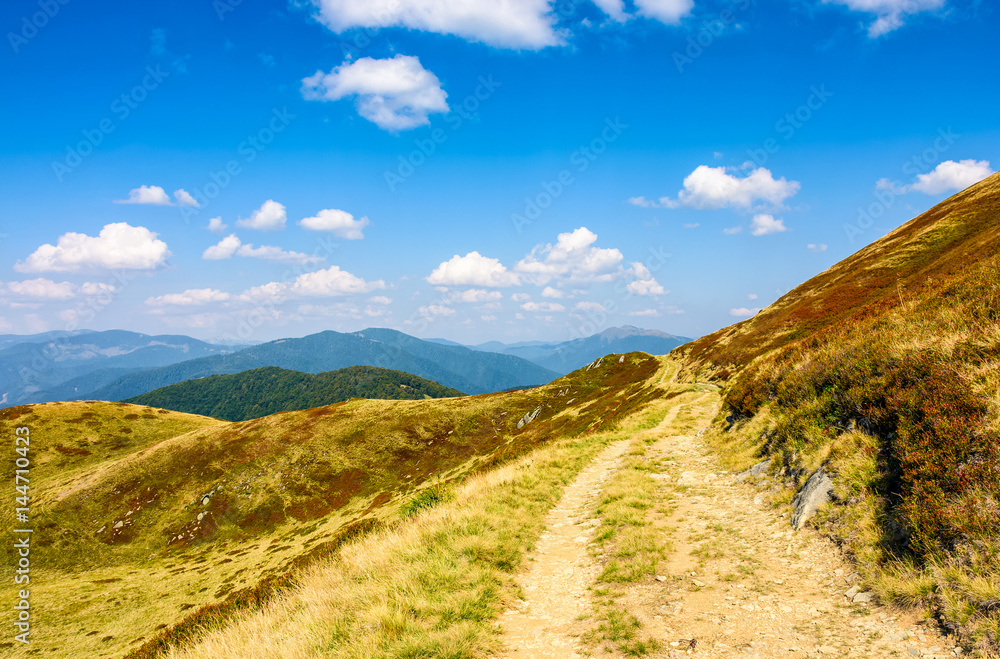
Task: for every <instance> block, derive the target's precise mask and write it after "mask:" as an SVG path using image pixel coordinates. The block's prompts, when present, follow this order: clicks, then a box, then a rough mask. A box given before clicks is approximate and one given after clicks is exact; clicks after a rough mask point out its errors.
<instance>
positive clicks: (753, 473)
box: [736, 458, 771, 483]
mask: <svg viewBox="0 0 1000 659" xmlns="http://www.w3.org/2000/svg"><path fill="white" fill-rule="evenodd" d="M770 465H771V459H770V458H768V459H767V460H764V461H763V462H758V463H757V464H755V465H754V466H752V467H750V468H749V469H747V470H746V471H744V472H743V473H742V474H740V475H739V476H737V477H736V482H737V483H742V482H743V481H745V480H746V479H748V478H754V479H756V478H763V477H764V476H766V475H767V468H768V467H769V466H770Z"/></svg>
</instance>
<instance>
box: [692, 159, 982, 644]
mask: <svg viewBox="0 0 1000 659" xmlns="http://www.w3.org/2000/svg"><path fill="white" fill-rule="evenodd" d="M678 352H680V353H682V354H684V355H686V357H687V359H688V360H689V362H688V368H689V370H690V371H691V372H695V371H698V370H702V371H704V370H705V369H708V370H711V371H713V372H714V373H715V374H716V375H717V376H718V377H721V378H728V386H727V393H726V402H727V406H728V411H727V412H726V414H728V415H730V416H729V421H732V422H735V427H733V428H732V429H731V431H730V432H725V431H724V430H721V429H722V428H726V427H728V425H729V424H721V425H720V431H719V432H718V433H717V434H716V441H717V442H718V444H719V446H720V447H722V448H723V449H724V450H725V451H726V452H727V453H728V454H729V455H730V456H731V457H732V459H733V461H734V464H735V465H736V466H747V465H749V464H752V463H753V462H756V461H758V460H760V459H763V458H765V457H769V458H771V464H770V471H771V473H772V474H774V475H776V476H778V477H779V479H781V480H783V482H784V483H785V484H786V486H787V488H788V489H787V490H786V494H785V495H783V496H786V497H787V498H790V497H791V493H793V492H794V489H795V488H796V487H797V486H799V485H800V484H801V483H802V482H803V481H804V480H805V478H806V477H808V476H809V474H811V473H812V471H813V470H815V469H816V468H818V467H820V466H823V467H824V469H826V470H827V472H829V473H831V474H832V475H833V478H834V481H835V483H836V488H837V489H836V501H835V504H834V505H833V506H831V507H830V508H828V509H827V511H826V513H825V514H824V515H823V516H822V517H821V518H820V519H819V521H818V522H817V523H818V525H819V526H820V527H821V528H823V529H825V530H826V531H827V532H828V533H830V534H831V535H833V536H835V537H837V538H839V539H840V540H842V541H843V543H844V544H845V546H846V547H847V549H848V550H849V551H850V552H853V553H854V554H855V556H856V557H857V558H858V559H859V564H860V565H861V566H862V569H863V570H864V571H865V576H866V577H867V578H868V579H869V580H870V581H871V582H872V583H873V585H874V586H875V588H876V591H877V592H878V593H879V594H880V595H881V596H882V597H883V599H886V600H889V601H898V602H901V603H915V602H916V603H922V604H926V605H928V606H929V607H930V608H931V610H932V611H933V612H934V614H935V615H937V616H938V617H939V619H940V620H941V621H942V623H943V624H944V625H945V626H946V627H949V628H951V629H953V630H955V631H958V632H959V633H961V634H962V635H963V636H964V637H965V639H966V640H967V641H968V642H969V643H970V644H972V645H978V646H980V647H984V648H994V649H995V648H996V647H998V646H1000V605H998V602H1000V541H998V538H1000V376H998V373H1000V175H994V176H992V177H990V178H988V179H986V180H984V181H982V182H980V183H978V184H976V185H974V186H972V187H971V188H969V189H968V190H965V191H964V192H962V193H960V194H957V195H955V196H954V197H952V198H950V199H948V200H946V201H945V202H943V203H942V204H940V205H939V206H936V207H935V208H933V209H931V210H930V211H928V212H927V213H924V214H923V215H921V216H920V217H918V218H916V219H914V220H912V221H911V222H909V223H907V224H905V225H903V226H901V227H900V228H899V229H897V230H896V231H894V232H892V233H891V234H889V235H888V236H886V237H885V238H883V239H881V240H879V241H876V242H875V243H874V244H872V245H870V246H869V247H867V248H865V249H864V250H862V251H861V252H859V253H858V254H855V255H854V256H852V257H850V258H849V259H846V260H845V261H843V262H842V263H839V264H837V265H836V266H834V267H833V268H831V269H830V270H828V271H827V272H824V273H822V274H821V275H819V276H818V277H816V278H814V279H812V280H810V281H808V282H806V283H805V284H803V285H802V286H800V287H798V288H797V289H795V290H794V291H792V292H791V293H789V294H788V295H786V296H785V297H783V298H782V299H781V300H779V301H778V302H776V303H775V304H774V305H773V306H772V307H771V308H769V309H767V310H765V311H763V312H761V313H760V314H758V315H757V316H756V317H755V318H753V319H750V320H748V321H745V322H743V323H740V324H738V325H735V326H733V327H730V328H726V329H725V330H722V331H720V332H717V333H716V334H715V335H712V336H710V337H706V338H704V339H701V340H699V341H696V342H695V343H694V344H692V345H690V346H686V347H684V348H681V349H680V350H679V351H678Z"/></svg>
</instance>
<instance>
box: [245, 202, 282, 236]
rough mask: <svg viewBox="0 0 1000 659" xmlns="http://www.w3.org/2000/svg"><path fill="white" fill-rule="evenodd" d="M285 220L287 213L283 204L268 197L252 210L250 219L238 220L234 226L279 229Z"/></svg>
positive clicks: (260, 229) (264, 229) (263, 229)
mask: <svg viewBox="0 0 1000 659" xmlns="http://www.w3.org/2000/svg"><path fill="white" fill-rule="evenodd" d="M287 220H288V215H287V214H286V213H285V206H284V204H279V203H278V202H276V201H274V200H273V199H268V200H267V201H265V202H264V203H263V204H261V207H260V208H258V209H257V210H255V211H254V212H253V214H252V215H251V216H250V219H248V220H238V221H237V222H236V226H238V227H241V228H243V229H256V230H258V231H280V230H281V229H284V228H285V222H286V221H287Z"/></svg>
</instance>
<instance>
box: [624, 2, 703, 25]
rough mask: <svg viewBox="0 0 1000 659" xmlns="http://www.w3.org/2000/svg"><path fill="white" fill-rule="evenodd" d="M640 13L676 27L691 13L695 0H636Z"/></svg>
mask: <svg viewBox="0 0 1000 659" xmlns="http://www.w3.org/2000/svg"><path fill="white" fill-rule="evenodd" d="M635 6H636V7H637V8H638V9H639V13H640V14H642V15H643V16H646V17H649V18H655V19H656V20H658V21H660V22H661V23H666V24H667V25H676V24H678V23H680V22H681V19H682V18H684V17H685V16H687V15H688V14H690V13H691V9H693V8H694V0H635Z"/></svg>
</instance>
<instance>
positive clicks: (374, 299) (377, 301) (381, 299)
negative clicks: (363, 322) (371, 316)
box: [368, 295, 392, 304]
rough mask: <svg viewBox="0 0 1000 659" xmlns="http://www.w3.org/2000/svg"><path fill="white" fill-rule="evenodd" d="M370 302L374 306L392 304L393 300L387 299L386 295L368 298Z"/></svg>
mask: <svg viewBox="0 0 1000 659" xmlns="http://www.w3.org/2000/svg"><path fill="white" fill-rule="evenodd" d="M368 301H369V302H371V303H372V304H392V298H391V297H386V296H385V295H376V296H374V297H370V298H368Z"/></svg>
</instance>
